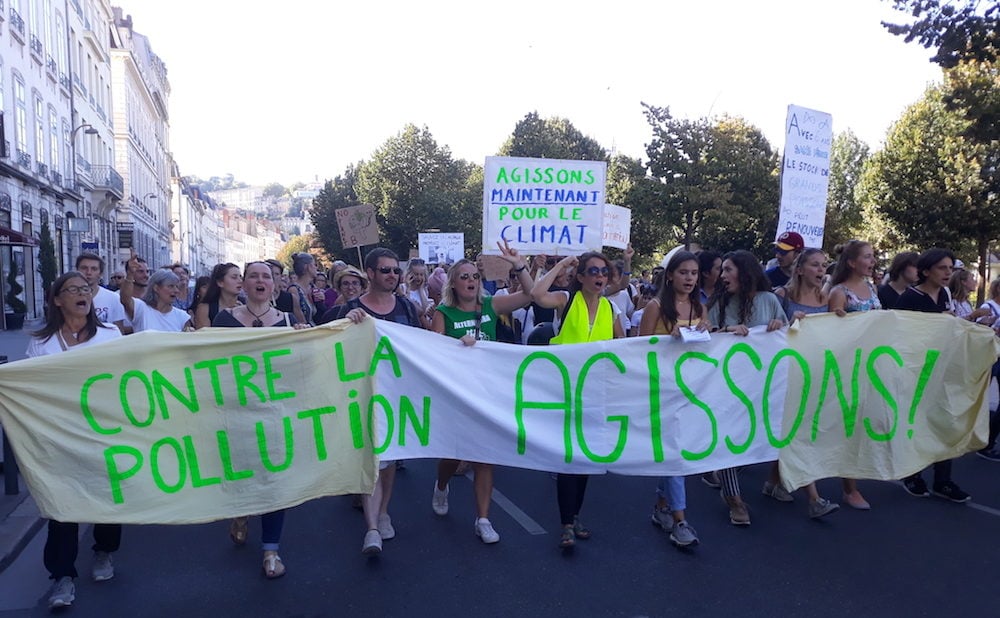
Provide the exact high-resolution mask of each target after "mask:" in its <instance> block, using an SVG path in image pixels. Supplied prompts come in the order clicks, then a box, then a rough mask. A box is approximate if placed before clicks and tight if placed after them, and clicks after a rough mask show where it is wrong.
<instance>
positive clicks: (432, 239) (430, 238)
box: [417, 232, 465, 264]
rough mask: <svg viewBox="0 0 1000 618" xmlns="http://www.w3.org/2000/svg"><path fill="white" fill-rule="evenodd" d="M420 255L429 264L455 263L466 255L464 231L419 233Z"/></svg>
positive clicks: (418, 245)
mask: <svg viewBox="0 0 1000 618" xmlns="http://www.w3.org/2000/svg"><path fill="white" fill-rule="evenodd" d="M417 247H418V250H419V251H420V257H421V258H422V259H423V260H424V262H425V263H427V264H454V263H455V262H457V261H459V260H460V259H462V258H463V257H465V234H463V233H462V232H446V233H440V232H425V233H422V234H417Z"/></svg>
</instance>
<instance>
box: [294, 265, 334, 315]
mask: <svg viewBox="0 0 1000 618" xmlns="http://www.w3.org/2000/svg"><path fill="white" fill-rule="evenodd" d="M292 271H293V272H294V273H295V283H293V284H291V285H289V286H288V293H289V294H291V295H292V300H293V305H292V309H293V313H294V315H295V319H297V320H298V321H299V322H301V323H303V324H314V323H315V321H316V318H318V317H319V316H321V315H323V313H324V312H326V310H327V306H326V296H325V295H324V294H323V290H320V289H318V288H317V287H316V285H315V280H316V258H314V257H313V256H312V255H311V254H309V253H296V254H293V255H292ZM296 297H298V302H297V303H295V302H294V300H295V298H296Z"/></svg>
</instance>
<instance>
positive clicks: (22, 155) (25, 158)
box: [17, 148, 31, 170]
mask: <svg viewBox="0 0 1000 618" xmlns="http://www.w3.org/2000/svg"><path fill="white" fill-rule="evenodd" d="M17 164H18V165H20V166H21V167H26V168H28V169H29V170H30V169H31V155H30V154H28V153H27V152H25V151H24V150H21V149H20V148H18V149H17Z"/></svg>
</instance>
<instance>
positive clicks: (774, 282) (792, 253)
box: [764, 232, 806, 288]
mask: <svg viewBox="0 0 1000 618" xmlns="http://www.w3.org/2000/svg"><path fill="white" fill-rule="evenodd" d="M805 246H806V244H805V241H804V240H802V235H801V234H799V233H798V232H783V233H782V234H781V235H780V236H778V240H776V241H775V242H774V257H775V258H776V259H777V264H776V265H775V266H774V267H773V268H769V269H768V270H767V272H765V273H764V274H765V275H767V279H768V281H770V282H771V287H772V288H778V287H781V286H783V285H785V284H786V283H788V280H789V279H790V278H791V276H792V264H794V263H795V260H796V259H797V258H798V257H799V254H800V253H802V250H803V249H804V248H805Z"/></svg>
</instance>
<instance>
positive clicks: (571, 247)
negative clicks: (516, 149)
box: [483, 157, 607, 255]
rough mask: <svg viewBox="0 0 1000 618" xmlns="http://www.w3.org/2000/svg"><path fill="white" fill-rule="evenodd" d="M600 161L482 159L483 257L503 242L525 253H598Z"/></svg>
mask: <svg viewBox="0 0 1000 618" xmlns="http://www.w3.org/2000/svg"><path fill="white" fill-rule="evenodd" d="M606 175H607V163H605V162H604V161H569V160H562V159H527V158H515V157H486V167H485V169H484V172H483V253H492V254H496V253H499V250H498V249H497V242H498V241H499V242H502V241H504V240H506V241H507V242H508V243H510V246H512V247H516V248H517V249H518V250H520V251H521V252H523V253H525V254H538V253H544V254H551V255H569V254H579V253H583V252H584V251H600V250H601V244H602V236H603V220H602V211H603V209H604V192H605V177H606Z"/></svg>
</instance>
